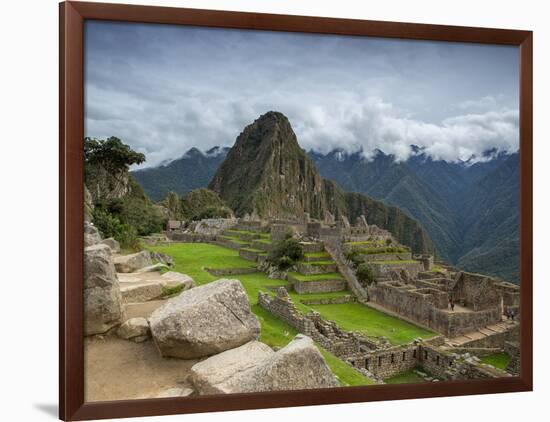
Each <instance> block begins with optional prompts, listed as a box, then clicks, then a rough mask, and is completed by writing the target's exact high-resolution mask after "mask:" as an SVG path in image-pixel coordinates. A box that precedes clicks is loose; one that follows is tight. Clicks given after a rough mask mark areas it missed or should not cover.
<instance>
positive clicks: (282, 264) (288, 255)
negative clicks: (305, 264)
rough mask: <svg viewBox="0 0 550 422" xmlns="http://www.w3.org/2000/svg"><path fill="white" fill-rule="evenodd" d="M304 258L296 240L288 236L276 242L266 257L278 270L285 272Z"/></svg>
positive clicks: (300, 246)
mask: <svg viewBox="0 0 550 422" xmlns="http://www.w3.org/2000/svg"><path fill="white" fill-rule="evenodd" d="M303 258H304V250H303V248H302V245H300V242H299V241H298V239H296V238H294V237H292V235H291V234H288V235H287V236H286V237H285V238H284V239H283V240H281V241H279V242H276V243H275V246H274V247H273V249H272V250H271V252H270V253H269V255H268V256H267V259H268V261H269V262H271V263H272V264H273V265H275V266H276V267H277V268H279V269H280V270H286V269H288V268H290V267H291V266H293V265H294V264H295V263H296V262H298V261H300V260H301V259H303Z"/></svg>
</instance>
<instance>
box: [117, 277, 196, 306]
mask: <svg viewBox="0 0 550 422" xmlns="http://www.w3.org/2000/svg"><path fill="white" fill-rule="evenodd" d="M142 274H143V273H140V272H137V273H131V274H120V281H121V284H120V292H121V293H122V299H123V301H124V302H125V303H139V302H147V301H149V300H155V299H159V298H161V297H164V296H172V295H173V294H175V293H179V292H182V291H184V290H187V289H190V288H191V287H193V285H194V284H193V279H192V278H191V277H189V276H188V275H186V274H181V273H178V272H175V271H168V272H167V273H164V274H162V275H160V274H144V275H142Z"/></svg>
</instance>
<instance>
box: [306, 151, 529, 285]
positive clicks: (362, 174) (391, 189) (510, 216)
mask: <svg viewBox="0 0 550 422" xmlns="http://www.w3.org/2000/svg"><path fill="white" fill-rule="evenodd" d="M309 155H310V157H311V158H312V159H313V161H314V162H315V164H316V166H317V168H318V169H319V171H320V173H321V175H322V176H323V177H326V178H328V179H332V180H334V181H336V182H337V183H338V184H339V185H340V186H342V187H343V188H344V189H345V190H348V191H357V192H363V193H366V194H368V195H370V196H372V197H373V198H376V199H380V200H382V201H384V202H386V203H388V204H391V205H395V206H397V207H399V208H401V209H402V210H404V211H406V212H407V213H409V214H410V215H411V216H413V217H415V218H416V219H417V220H418V221H420V222H421V223H422V225H423V226H424V227H425V228H426V230H427V231H428V233H429V234H430V237H431V238H432V240H433V242H434V244H435V246H436V249H437V251H438V256H439V258H441V259H442V260H444V261H446V262H450V263H452V264H455V265H457V266H458V267H460V268H464V269H467V270H470V271H478V272H482V273H488V274H493V275H496V276H499V277H502V278H504V279H507V280H510V281H512V282H517V280H518V278H519V237H518V225H519V155H518V154H517V153H514V154H491V156H490V157H488V159H487V161H479V162H476V163H473V164H472V163H468V162H458V163H449V162H446V161H440V160H433V159H431V158H430V157H429V156H426V155H425V154H423V153H422V151H417V154H416V155H414V156H412V157H411V158H409V159H408V160H407V161H401V162H397V161H395V160H394V157H392V156H390V155H386V154H384V153H383V152H380V151H379V152H378V153H377V154H376V156H375V157H374V158H373V159H372V160H366V159H364V158H363V155H362V154H361V153H359V152H358V153H355V154H346V153H345V152H343V151H332V152H330V153H329V154H319V153H315V152H310V154H309Z"/></svg>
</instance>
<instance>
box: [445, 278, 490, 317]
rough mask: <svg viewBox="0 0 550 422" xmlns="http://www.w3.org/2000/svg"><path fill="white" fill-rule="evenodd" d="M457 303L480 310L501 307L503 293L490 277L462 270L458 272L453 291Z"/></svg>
mask: <svg viewBox="0 0 550 422" xmlns="http://www.w3.org/2000/svg"><path fill="white" fill-rule="evenodd" d="M451 295H452V297H453V298H454V300H455V302H456V303H459V304H461V305H463V306H466V307H468V308H471V309H473V310H474V311H480V310H484V309H490V308H494V307H495V306H499V307H500V300H501V295H500V293H499V291H498V290H497V289H496V288H495V286H494V279H491V278H490V277H487V276H484V275H481V274H474V273H467V272H465V271H461V272H459V273H457V274H456V278H455V285H454V287H453V289H452V292H451Z"/></svg>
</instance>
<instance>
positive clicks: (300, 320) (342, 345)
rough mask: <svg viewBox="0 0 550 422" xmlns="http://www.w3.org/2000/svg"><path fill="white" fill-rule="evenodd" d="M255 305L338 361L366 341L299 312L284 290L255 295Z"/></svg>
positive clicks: (310, 315) (325, 321)
mask: <svg viewBox="0 0 550 422" xmlns="http://www.w3.org/2000/svg"><path fill="white" fill-rule="evenodd" d="M258 305H259V306H261V307H262V308H264V309H265V310H267V311H269V312H270V313H272V314H273V315H275V316H276V317H277V318H279V319H281V320H283V321H285V322H286V323H287V324H289V325H291V326H292V327H294V328H296V329H297V330H298V331H299V332H301V333H302V334H305V335H307V336H309V337H311V338H312V339H313V340H314V341H316V342H317V343H319V345H320V346H321V347H323V348H324V349H326V350H328V351H329V352H331V353H332V354H334V355H335V356H337V357H340V358H342V359H346V358H348V357H349V356H353V355H356V354H358V353H359V352H360V351H361V350H362V345H363V344H364V343H367V342H368V340H366V339H363V338H361V337H360V336H358V335H356V334H355V333H352V332H348V331H344V330H342V329H340V328H339V327H338V326H337V325H336V324H335V323H334V322H332V321H327V320H324V319H323V318H322V317H321V316H320V315H319V314H318V313H317V312H311V313H309V314H307V315H305V314H303V313H301V312H300V311H298V310H297V309H296V307H295V306H294V303H292V299H291V298H290V297H289V296H288V293H287V291H286V289H285V288H284V287H280V288H278V289H277V294H276V295H275V296H271V295H269V294H266V293H263V292H259V293H258Z"/></svg>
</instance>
